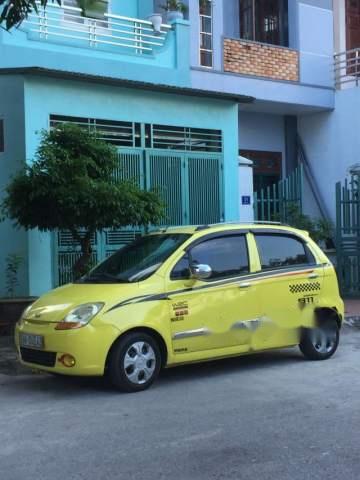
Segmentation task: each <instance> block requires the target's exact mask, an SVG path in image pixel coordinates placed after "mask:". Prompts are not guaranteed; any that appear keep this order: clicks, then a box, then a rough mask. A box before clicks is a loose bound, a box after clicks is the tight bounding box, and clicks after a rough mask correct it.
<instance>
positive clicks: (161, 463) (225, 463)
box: [0, 327, 360, 480]
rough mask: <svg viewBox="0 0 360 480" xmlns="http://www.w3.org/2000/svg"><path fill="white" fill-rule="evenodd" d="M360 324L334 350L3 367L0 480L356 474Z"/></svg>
mask: <svg viewBox="0 0 360 480" xmlns="http://www.w3.org/2000/svg"><path fill="white" fill-rule="evenodd" d="M359 360H360V330H357V329H350V328H349V327H345V328H344V330H343V335H342V340H341V346H340V348H339V351H338V353H337V354H336V356H335V357H334V358H333V359H331V360H328V361H325V362H309V361H305V360H303V358H302V356H301V355H300V354H299V352H298V350H297V349H290V350H284V351H276V352H269V353H265V354H261V355H256V356H252V357H243V358H236V359H229V360H225V361H219V362H214V363H209V364H202V365H196V366H188V367H182V368H177V369H173V370H168V371H165V372H164V373H163V374H162V376H161V378H160V380H159V381H158V383H157V384H155V385H154V387H153V388H152V389H151V390H149V391H146V392H143V393H140V394H133V395H124V394H118V393H117V392H114V391H112V390H111V389H110V388H109V387H108V386H106V384H105V383H104V382H103V381H102V380H100V379H71V378H68V379H66V378H64V379H63V378H54V377H51V376H48V375H17V376H14V375H7V376H5V375H0V432H1V448H0V466H1V470H0V472H1V473H0V478H1V479H2V480H23V479H24V478H36V479H38V480H63V479H64V478H66V479H68V480H73V479H74V480H77V479H87V480H102V479H104V480H105V479H111V480H112V479H124V480H125V479H126V480H131V479H134V480H135V479H136V480H137V479H146V480H152V479H154V480H155V479H156V480H158V479H171V480H192V479H195V480H197V479H198V480H200V479H201V480H202V479H204V480H205V479H206V480H208V479H231V480H232V479H234V480H239V479H241V480H247V479H249V480H250V479H251V480H254V479H255V480H257V479H264V480H267V479H269V480H270V479H274V478H276V479H277V480H285V479H286V480H287V479H289V480H290V479H291V480H306V479H309V480H310V479H311V480H318V479H319V480H323V479H326V478H334V479H346V480H358V479H359V476H360V455H359V441H360V429H359V425H360V409H359V401H360V380H359V379H360V361H359Z"/></svg>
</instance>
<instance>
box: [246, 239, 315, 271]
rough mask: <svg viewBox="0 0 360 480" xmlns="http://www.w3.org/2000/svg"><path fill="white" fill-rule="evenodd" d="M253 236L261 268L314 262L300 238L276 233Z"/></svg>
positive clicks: (284, 266) (266, 268)
mask: <svg viewBox="0 0 360 480" xmlns="http://www.w3.org/2000/svg"><path fill="white" fill-rule="evenodd" d="M255 238H256V243H257V246H258V250H259V255H260V261H261V268H262V269H263V270H270V269H271V270H273V269H276V268H286V267H291V266H296V265H307V264H309V263H314V258H313V257H312V255H311V254H310V252H309V250H308V248H307V247H306V245H305V244H304V243H303V242H302V241H301V240H300V239H297V238H295V237H292V236H287V235H276V234H273V235H270V234H256V235H255Z"/></svg>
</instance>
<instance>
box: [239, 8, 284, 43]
mask: <svg viewBox="0 0 360 480" xmlns="http://www.w3.org/2000/svg"><path fill="white" fill-rule="evenodd" d="M239 1H240V4H239V12H240V38H243V39H244V40H254V41H257V42H262V43H268V44H272V45H282V46H288V6H287V5H288V1H287V0H239Z"/></svg>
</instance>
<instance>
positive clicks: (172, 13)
mask: <svg viewBox="0 0 360 480" xmlns="http://www.w3.org/2000/svg"><path fill="white" fill-rule="evenodd" d="M161 8H163V9H164V10H165V11H166V19H167V21H168V23H171V22H173V21H174V20H178V19H182V18H184V13H186V12H187V10H188V8H187V6H186V5H185V4H184V3H183V2H178V1H177V0H167V2H166V3H165V5H163V6H162V7H161Z"/></svg>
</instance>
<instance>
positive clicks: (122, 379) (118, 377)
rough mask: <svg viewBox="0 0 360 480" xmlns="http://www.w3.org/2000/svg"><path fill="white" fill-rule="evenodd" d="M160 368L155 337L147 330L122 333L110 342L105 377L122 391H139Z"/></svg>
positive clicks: (150, 382) (156, 375)
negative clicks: (110, 346)
mask: <svg viewBox="0 0 360 480" xmlns="http://www.w3.org/2000/svg"><path fill="white" fill-rule="evenodd" d="M160 369H161V353H160V349H159V346H158V343H157V342H156V340H155V339H154V338H153V337H152V336H151V335H148V334H147V333H142V332H133V333H129V334H127V335H124V336H123V337H121V338H120V339H119V341H118V342H117V343H116V344H115V345H114V347H113V348H112V350H111V352H110V357H109V362H108V372H107V373H108V377H109V379H110V381H111V383H112V385H113V386H114V387H116V388H117V389H118V390H120V391H123V392H128V393H131V392H140V391H142V390H146V389H147V388H149V387H150V385H152V383H153V382H154V381H155V380H156V378H157V377H158V375H159V372H160Z"/></svg>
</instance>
